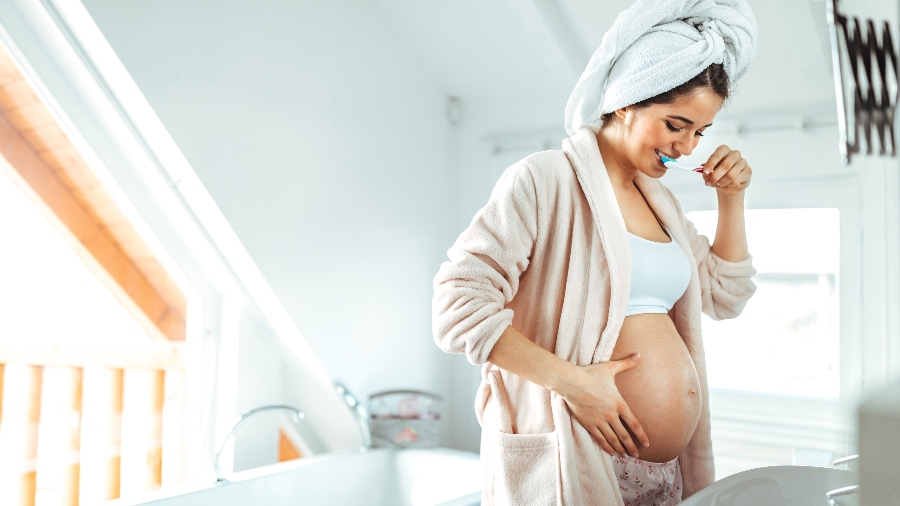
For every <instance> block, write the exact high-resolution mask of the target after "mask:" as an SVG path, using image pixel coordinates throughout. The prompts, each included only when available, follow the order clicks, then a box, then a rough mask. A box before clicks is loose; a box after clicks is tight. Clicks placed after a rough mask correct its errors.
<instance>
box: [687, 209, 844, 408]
mask: <svg viewBox="0 0 900 506" xmlns="http://www.w3.org/2000/svg"><path fill="white" fill-rule="evenodd" d="M717 216H718V213H717V212H716V211H694V212H690V213H688V219H690V220H691V221H692V222H693V223H694V225H695V226H696V227H697V230H698V232H699V233H701V234H703V235H705V236H707V237H709V238H710V240H712V239H713V237H714V236H715V231H716V220H717ZM746 223H747V240H748V244H749V246H750V254H751V255H752V256H753V265H754V267H755V268H756V269H757V271H758V273H757V275H756V276H755V277H754V281H755V282H756V286H757V291H756V294H755V295H754V296H753V297H752V298H751V299H750V301H749V302H748V303H747V306H746V307H745V308H744V311H743V312H742V313H741V315H740V317H738V318H736V319H734V320H724V321H713V320H711V319H710V318H708V317H707V316H706V315H704V316H703V319H702V329H703V342H704V346H705V348H706V362H707V370H708V375H709V386H710V388H714V389H724V390H739V391H746V392H757V393H767V394H780V395H792V396H803V397H813V398H820V399H837V397H838V394H839V393H840V376H839V370H838V364H839V360H838V359H839V332H838V317H839V315H838V291H837V287H838V281H839V280H838V272H839V271H838V267H839V258H840V215H839V212H838V210H837V209H832V208H823V209H753V210H747V211H746Z"/></svg>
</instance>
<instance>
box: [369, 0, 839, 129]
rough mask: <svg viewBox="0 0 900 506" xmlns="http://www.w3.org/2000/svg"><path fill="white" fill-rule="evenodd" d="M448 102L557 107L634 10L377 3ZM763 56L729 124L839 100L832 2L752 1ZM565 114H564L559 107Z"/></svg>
mask: <svg viewBox="0 0 900 506" xmlns="http://www.w3.org/2000/svg"><path fill="white" fill-rule="evenodd" d="M375 1H376V3H377V5H378V6H379V8H380V9H381V11H382V12H383V13H384V16H385V19H386V20H387V22H388V23H389V24H390V25H391V27H392V29H393V30H394V32H395V33H396V34H397V36H398V37H400V38H401V39H402V41H403V43H404V44H405V45H406V46H407V47H408V48H409V50H410V51H411V52H412V53H414V54H415V55H416V56H417V58H419V59H420V60H421V62H422V64H423V65H424V66H425V67H426V68H428V70H429V72H430V73H431V74H432V75H433V77H434V79H435V81H436V82H437V83H438V84H439V85H440V86H442V87H443V88H444V89H445V91H446V92H447V93H448V94H453V95H459V96H462V97H463V98H470V99H482V100H483V99H491V98H495V97H500V96H504V97H510V96H514V97H521V98H523V99H524V98H528V99H540V97H541V96H545V97H547V99H552V100H559V98H558V97H559V96H561V95H562V96H565V95H567V94H568V92H569V91H570V90H571V88H572V87H573V86H574V84H575V82H576V81H577V79H578V76H579V75H580V74H581V71H582V70H583V68H584V66H585V65H586V63H587V60H588V58H589V57H590V55H591V54H592V53H593V51H594V50H595V49H596V48H597V46H598V45H599V44H600V41H601V40H602V38H603V34H604V32H605V31H606V30H607V29H608V28H609V27H610V26H611V25H612V23H613V21H614V20H615V18H616V16H617V15H618V13H619V12H620V11H622V10H624V9H626V8H628V7H629V6H630V5H632V3H633V1H632V0H606V1H597V0H493V1H484V0H481V1H479V0H455V1H453V2H438V1H435V0H416V1H412V0H375ZM751 7H752V8H753V11H754V13H755V15H756V18H757V21H758V23H759V48H758V53H757V56H756V58H755V60H754V62H753V65H752V66H751V69H750V71H749V72H748V74H747V75H746V76H745V78H744V79H743V80H742V81H741V83H740V85H739V87H738V94H737V96H736V97H735V100H734V101H733V102H732V103H731V104H730V105H729V108H728V109H727V110H726V114H728V113H731V114H742V113H748V112H761V111H762V112H773V113H785V112H802V111H804V110H806V109H809V108H810V107H817V106H822V105H828V104H831V102H832V101H833V97H834V86H833V84H832V74H831V59H830V58H831V57H830V52H829V51H830V50H829V46H828V32H827V24H826V19H825V2H824V1H811V0H791V1H784V0H751ZM561 106H562V105H561Z"/></svg>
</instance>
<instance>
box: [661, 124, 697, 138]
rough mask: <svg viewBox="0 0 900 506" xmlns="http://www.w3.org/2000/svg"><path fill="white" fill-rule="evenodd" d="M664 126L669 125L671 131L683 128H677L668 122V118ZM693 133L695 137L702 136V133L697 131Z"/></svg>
mask: <svg viewBox="0 0 900 506" xmlns="http://www.w3.org/2000/svg"><path fill="white" fill-rule="evenodd" d="M666 126H667V127H669V130H671V131H673V132H680V131H682V130H684V128H678V127H676V126H675V125H673V124H672V123H669V121H668V120H666ZM694 135H696V136H697V137H703V134H702V133H700V132H699V131H698V132H696V133H695V134H694Z"/></svg>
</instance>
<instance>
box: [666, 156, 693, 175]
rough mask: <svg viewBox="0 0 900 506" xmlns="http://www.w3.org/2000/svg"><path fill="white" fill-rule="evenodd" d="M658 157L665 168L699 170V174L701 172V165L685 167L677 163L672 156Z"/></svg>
mask: <svg viewBox="0 0 900 506" xmlns="http://www.w3.org/2000/svg"><path fill="white" fill-rule="evenodd" d="M660 159H662V163H663V165H665V166H666V168H667V169H677V170H687V171H690V172H699V173H701V174H702V173H703V166H702V165H701V166H699V167H685V166H684V165H681V164H679V163H678V162H676V161H675V160H674V159H673V158H669V157H668V156H660Z"/></svg>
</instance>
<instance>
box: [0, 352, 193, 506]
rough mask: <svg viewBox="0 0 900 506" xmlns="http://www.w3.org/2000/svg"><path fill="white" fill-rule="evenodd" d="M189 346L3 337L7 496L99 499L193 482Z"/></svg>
mask: <svg viewBox="0 0 900 506" xmlns="http://www.w3.org/2000/svg"><path fill="white" fill-rule="evenodd" d="M182 350H183V343H174V342H172V343H153V344H152V346H150V345H141V346H135V347H129V348H115V349H110V348H105V347H75V346H68V347H63V346H44V347H40V346H26V345H9V344H0V502H2V504H4V505H5V504H9V505H28V506H31V505H35V504H39V505H51V504H52V505H66V506H75V505H78V504H94V503H96V502H99V501H104V500H108V499H115V498H118V497H127V496H134V495H139V494H141V493H143V492H145V491H148V490H153V489H157V488H160V487H162V486H167V485H169V484H177V483H181V482H183V481H184V471H185V469H184V460H185V458H184V457H185V453H184V448H185V423H184V420H185V416H184V415H185V405H184V400H185V375H184V357H183V351H182Z"/></svg>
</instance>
